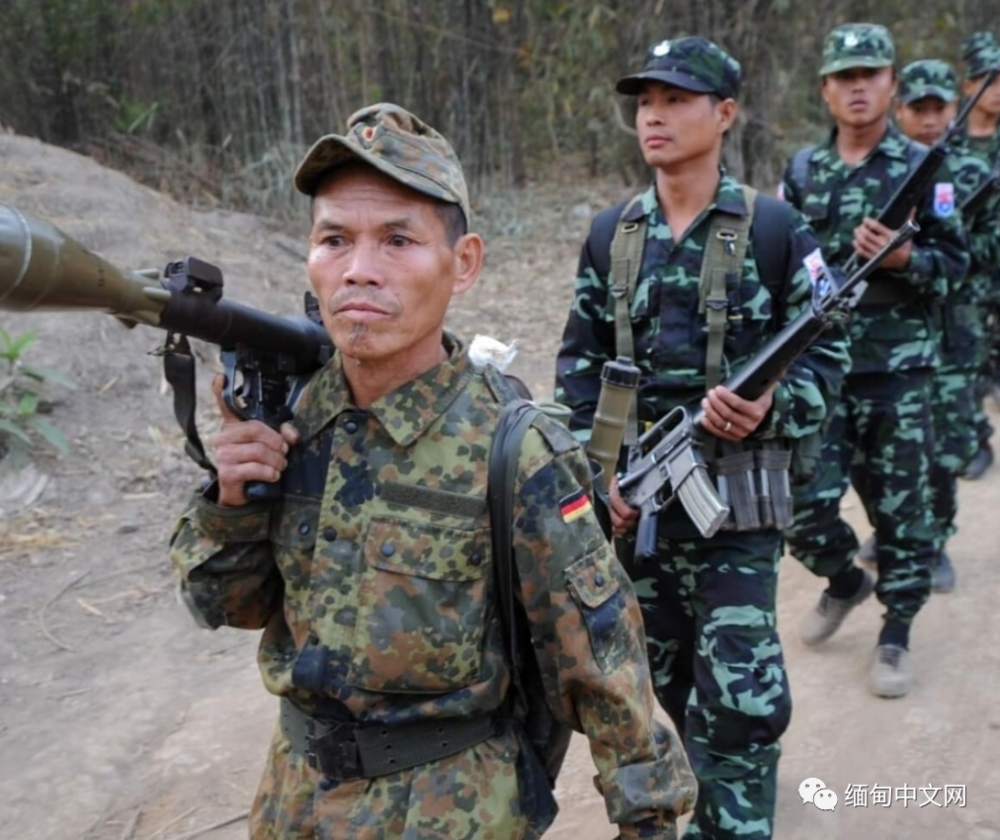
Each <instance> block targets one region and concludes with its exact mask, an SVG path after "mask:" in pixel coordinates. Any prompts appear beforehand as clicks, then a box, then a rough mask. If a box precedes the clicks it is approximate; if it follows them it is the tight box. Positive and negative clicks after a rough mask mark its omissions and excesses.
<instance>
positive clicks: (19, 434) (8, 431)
mask: <svg viewBox="0 0 1000 840" xmlns="http://www.w3.org/2000/svg"><path fill="white" fill-rule="evenodd" d="M0 434H5V435H9V436H10V437H12V438H16V439H17V440H20V441H24V443H27V444H29V445H30V444H31V438H30V437H29V436H28V433H27V432H26V431H24V429H22V428H21V427H20V426H18V425H17V424H16V423H11V422H10V421H9V420H3V419H0Z"/></svg>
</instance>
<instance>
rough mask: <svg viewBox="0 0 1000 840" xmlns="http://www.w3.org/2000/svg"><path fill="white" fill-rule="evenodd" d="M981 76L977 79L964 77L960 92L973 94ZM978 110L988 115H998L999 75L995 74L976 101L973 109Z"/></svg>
mask: <svg viewBox="0 0 1000 840" xmlns="http://www.w3.org/2000/svg"><path fill="white" fill-rule="evenodd" d="M983 78H985V77H983V76H980V77H979V78H978V79H966V80H965V81H963V82H962V92H963V93H964V94H965V95H966V96H975V94H976V91H977V90H979V86H980V85H982V83H983ZM973 110H976V111H980V112H981V113H983V114H985V115H986V116H988V117H991V118H996V117H998V116H1000V76H997V77H996V78H995V79H994V80H993V81H992V82H991V83H990V86H989V87H988V88H986V90H984V91H983V95H982V96H981V97H980V98H979V101H978V102H977V103H976V107H975V108H974V109H973Z"/></svg>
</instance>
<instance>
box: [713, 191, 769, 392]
mask: <svg viewBox="0 0 1000 840" xmlns="http://www.w3.org/2000/svg"><path fill="white" fill-rule="evenodd" d="M743 197H744V202H745V204H746V208H747V212H746V214H744V215H742V216H735V215H732V214H731V213H722V212H715V213H713V214H712V219H711V222H710V223H709V229H708V239H707V241H706V242H705V255H704V257H703V258H702V262H701V276H700V278H699V281H698V313H699V314H700V315H701V314H703V315H704V316H705V321H706V323H707V324H708V347H707V349H706V351H705V386H706V390H707V389H709V388H714V387H715V386H716V385H718V384H719V383H720V382H721V381H722V351H723V348H724V345H725V338H726V324H727V322H728V321H730V320H736V319H738V318H740V317H741V316H740V313H739V311H738V310H736V311H733V312H730V311H729V290H730V289H736V288H737V287H738V286H739V283H740V278H741V277H742V276H743V260H744V258H745V257H746V253H747V246H748V244H749V242H750V226H751V225H752V224H753V215H754V204H755V202H756V198H757V191H756V190H755V189H754V188H753V187H748V186H744V187H743Z"/></svg>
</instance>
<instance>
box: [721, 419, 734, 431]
mask: <svg viewBox="0 0 1000 840" xmlns="http://www.w3.org/2000/svg"><path fill="white" fill-rule="evenodd" d="M731 428H733V421H732V420H727V421H726V425H725V426H723V427H722V431H724V432H728V431H729V430H730V429H731Z"/></svg>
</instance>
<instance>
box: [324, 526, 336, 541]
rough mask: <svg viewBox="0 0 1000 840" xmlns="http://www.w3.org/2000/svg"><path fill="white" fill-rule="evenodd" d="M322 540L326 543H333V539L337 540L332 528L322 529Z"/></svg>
mask: <svg viewBox="0 0 1000 840" xmlns="http://www.w3.org/2000/svg"><path fill="white" fill-rule="evenodd" d="M323 539H324V540H326V541H327V542H333V541H334V540H335V539H337V532H336V531H334V530H333V528H324V529H323Z"/></svg>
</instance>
